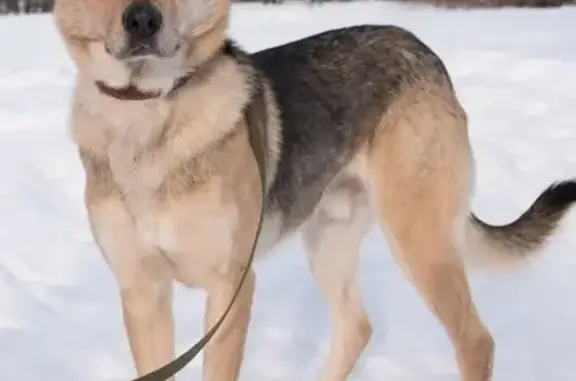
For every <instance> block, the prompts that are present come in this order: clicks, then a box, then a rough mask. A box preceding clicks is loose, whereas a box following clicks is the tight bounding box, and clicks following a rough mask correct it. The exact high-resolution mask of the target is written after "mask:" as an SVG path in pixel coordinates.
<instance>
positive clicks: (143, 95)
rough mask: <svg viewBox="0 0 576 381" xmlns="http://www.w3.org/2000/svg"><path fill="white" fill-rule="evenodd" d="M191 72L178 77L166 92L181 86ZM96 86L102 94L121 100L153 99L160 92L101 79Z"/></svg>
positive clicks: (171, 91)
mask: <svg viewBox="0 0 576 381" xmlns="http://www.w3.org/2000/svg"><path fill="white" fill-rule="evenodd" d="M192 76H193V74H188V75H185V76H184V77H181V78H179V79H178V80H177V81H176V82H175V83H174V87H172V89H171V90H170V91H169V93H168V94H172V93H174V92H175V91H177V90H178V89H180V88H181V87H182V86H184V85H185V84H186V83H187V82H188V81H189V80H190V78H192ZM96 86H98V90H100V92H101V93H102V94H106V95H108V96H109V97H112V98H116V99H120V100H123V101H143V100H147V99H155V98H159V97H160V96H161V95H162V93H161V92H160V91H142V90H140V89H138V88H137V87H136V86H134V85H133V84H130V85H129V86H127V87H122V88H120V89H117V88H114V87H110V86H108V85H107V84H105V83H104V82H102V81H97V82H96Z"/></svg>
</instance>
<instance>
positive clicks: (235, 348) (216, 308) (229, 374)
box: [203, 269, 255, 381]
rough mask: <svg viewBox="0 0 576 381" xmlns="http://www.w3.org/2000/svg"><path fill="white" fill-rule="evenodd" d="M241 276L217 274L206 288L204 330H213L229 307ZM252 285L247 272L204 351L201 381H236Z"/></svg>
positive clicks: (250, 303) (252, 275)
mask: <svg viewBox="0 0 576 381" xmlns="http://www.w3.org/2000/svg"><path fill="white" fill-rule="evenodd" d="M240 275H241V273H240V269H238V272H235V273H234V274H230V275H226V276H222V275H221V274H220V276H219V277H218V279H217V280H216V281H214V282H211V284H210V285H209V287H207V292H208V298H207V301H206V315H205V328H206V330H209V329H210V328H212V326H213V325H214V324H215V323H216V321H217V320H218V319H219V318H220V316H221V315H222V313H223V312H224V310H225V309H226V308H227V307H228V304H229V303H230V300H231V299H232V297H233V295H234V292H235V291H236V288H237V287H238V282H239V281H240ZM254 285H255V275H254V272H253V270H250V272H249V273H248V274H247V276H246V280H245V281H244V284H243V286H242V289H241V291H240V293H239V294H238V297H237V299H236V301H235V302H234V305H233V307H232V309H231V310H230V313H229V314H228V316H227V318H226V319H225V320H224V322H223V324H222V325H221V327H220V329H219V330H218V331H217V332H216V334H215V335H214V337H213V338H212V340H211V341H210V342H209V344H208V345H207V347H206V349H205V353H204V368H203V372H204V377H203V380H204V381H234V380H236V378H237V377H238V373H239V370H240V364H241V362H242V358H243V356H244V344H245V341H246V334H247V330H248V322H249V320H250V313H251V307H252V297H253V294H254Z"/></svg>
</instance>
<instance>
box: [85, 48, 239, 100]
mask: <svg viewBox="0 0 576 381" xmlns="http://www.w3.org/2000/svg"><path fill="white" fill-rule="evenodd" d="M229 44H230V43H229V42H228V41H223V46H221V47H220V48H219V49H218V51H216V52H215V54H213V55H212V56H211V57H210V58H208V59H207V60H206V61H204V62H203V63H202V64H200V66H198V67H197V68H196V69H195V70H194V71H193V72H192V73H189V74H186V75H184V76H182V77H180V78H178V79H177V80H176V81H174V85H173V86H172V88H171V89H170V90H169V91H168V93H167V94H166V95H165V96H172V95H174V93H176V92H177V91H178V90H179V89H181V88H182V87H183V86H184V85H186V84H187V83H188V82H190V81H191V80H192V79H199V80H202V79H203V78H205V77H207V74H208V73H209V72H210V71H211V70H213V69H214V67H215V66H216V65H217V63H218V62H219V61H220V58H222V56H223V55H226V54H227V52H228V50H229V49H230V47H229V46H228V45H229ZM96 87H98V90H99V91H100V92H101V93H102V94H104V95H107V96H109V97H112V98H116V99H119V100H123V101H143V100H149V99H157V98H160V97H162V91H160V90H156V91H153V90H141V89H139V88H138V87H136V86H134V84H133V83H130V84H129V85H128V86H125V87H121V88H115V87H111V86H108V85H107V84H106V83H104V82H103V81H96Z"/></svg>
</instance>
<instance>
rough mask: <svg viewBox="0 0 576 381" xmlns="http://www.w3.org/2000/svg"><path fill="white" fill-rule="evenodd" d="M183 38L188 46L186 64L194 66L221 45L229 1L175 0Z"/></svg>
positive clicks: (226, 29)
mask: <svg viewBox="0 0 576 381" xmlns="http://www.w3.org/2000/svg"><path fill="white" fill-rule="evenodd" d="M178 1H179V7H180V10H181V11H180V15H181V16H179V17H186V18H188V17H189V19H182V18H181V19H180V20H179V21H180V23H181V25H185V26H186V27H185V30H184V31H183V38H184V39H185V41H186V44H187V46H188V52H187V54H186V55H187V58H188V62H187V66H189V67H193V66H195V65H196V64H197V63H198V62H202V61H204V60H205V59H207V58H208V57H210V56H212V55H213V54H214V53H215V52H217V51H218V50H219V49H220V47H221V46H222V43H223V41H224V40H225V39H226V35H227V31H228V17H229V10H230V0H178Z"/></svg>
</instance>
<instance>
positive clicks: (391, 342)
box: [0, 3, 576, 381]
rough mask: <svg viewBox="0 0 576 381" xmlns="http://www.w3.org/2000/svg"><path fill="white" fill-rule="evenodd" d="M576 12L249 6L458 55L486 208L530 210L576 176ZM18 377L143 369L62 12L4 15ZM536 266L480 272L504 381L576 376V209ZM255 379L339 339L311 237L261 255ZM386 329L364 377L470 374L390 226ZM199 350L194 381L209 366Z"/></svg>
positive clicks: (252, 363) (369, 247) (11, 296)
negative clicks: (94, 200)
mask: <svg viewBox="0 0 576 381" xmlns="http://www.w3.org/2000/svg"><path fill="white" fill-rule="evenodd" d="M574 20H576V10H574V9H559V10H498V11H476V12H463V11H450V12H448V11H437V10H431V9H415V8H412V9H411V8H406V7H404V8H401V7H399V6H396V5H390V4H383V3H347V4H337V5H324V6H320V7H313V8H310V7H308V6H303V5H292V4H290V5H283V6H281V7H273V6H268V7H266V6H262V5H238V6H234V9H233V18H232V35H233V36H234V37H235V38H237V39H238V41H239V42H240V44H241V45H243V46H244V47H245V48H247V49H249V50H256V49H261V48H265V47H268V46H271V45H274V44H278V43H281V42H286V41H288V40H290V39H294V38H298V37H303V36H305V35H309V34H312V33H314V32H319V31H323V30H326V29H328V28H332V27H338V26H343V25H351V24H359V23H380V24H391V23H393V24H398V25H402V26H404V27H407V28H409V29H410V30H412V31H413V32H415V33H416V34H417V35H418V36H420V37H421V38H422V39H423V40H424V41H425V42H426V43H427V44H428V45H430V46H431V47H432V48H433V49H434V50H436V51H437V52H438V53H439V54H440V55H441V57H442V58H443V59H444V60H445V62H446V64H447V66H448V69H449V71H450V72H451V74H452V76H453V78H454V81H455V84H456V86H457V89H458V93H459V95H460V97H461V99H462V102H463V104H464V106H465V107H466V109H467V111H468V113H469V116H470V135H471V140H472V145H473V148H474V150H475V153H476V158H477V164H478V188H477V192H476V196H475V198H474V203H473V206H474V209H475V210H476V211H477V212H478V214H479V215H480V216H482V217H483V218H485V219H487V220H489V221H490V222H494V223H503V222H506V221H508V220H510V219H512V218H515V217H516V216H517V215H518V214H519V213H520V212H522V211H523V210H524V209H525V208H526V207H527V206H528V205H529V204H530V203H531V202H532V201H533V200H534V198H535V197H536V196H537V195H538V193H539V192H540V191H541V190H542V189H543V188H544V187H545V186H547V185H548V183H549V182H550V181H553V180H558V179H561V178H565V177H571V176H575V175H576V110H575V109H574V108H573V107H574V106H575V100H576V98H575V97H574V94H575V93H576V26H574V25H575V24H573V22H574ZM0 36H1V37H0V51H1V55H0V177H1V178H2V181H1V182H0V247H1V248H2V251H1V252H0V357H1V358H2V360H1V361H0V380H2V381H12V380H14V381H16V380H19V381H37V380H42V381H78V380H81V381H96V380H98V381H112V380H118V381H127V380H130V379H131V378H133V377H134V370H133V366H132V362H131V359H130V355H129V351H128V346H127V342H126V339H125V337H124V332H123V328H122V323H121V314H120V309H119V301H118V296H117V294H116V291H115V284H114V282H113V279H112V278H111V275H110V273H109V272H108V270H107V268H106V266H105V265H104V262H103V260H102V259H101V257H100V255H99V253H98V251H97V249H96V248H95V246H94V244H93V242H92V240H91V238H90V234H89V230H88V226H87V223H86V219H85V218H86V216H85V211H84V208H83V205H82V181H83V176H82V171H81V167H80V163H79V161H78V159H77V156H76V153H75V150H74V146H73V145H72V143H71V141H70V139H69V135H68V132H67V118H68V116H67V114H68V110H67V107H68V105H69V100H70V90H71V87H72V84H73V80H74V78H73V74H74V67H73V66H72V64H71V62H70V61H69V59H68V57H67V55H66V54H65V51H64V48H63V46H62V44H61V43H60V40H59V39H58V36H57V35H56V32H55V30H54V28H53V24H52V20H51V18H50V16H46V15H42V16H28V17H3V18H0ZM566 222H567V224H566V225H565V226H566V228H565V229H564V230H563V231H562V234H560V235H559V236H558V237H557V238H556V239H555V240H554V242H553V243H552V244H551V245H550V246H549V247H548V248H547V249H546V252H545V255H544V256H543V257H542V259H540V260H538V261H535V262H533V263H532V264H531V265H530V266H528V267H525V268H522V269H518V270H515V271H509V272H505V273H501V274H497V275H486V274H482V273H478V274H476V273H475V274H474V275H473V276H472V285H473V293H474V296H475V300H476V302H477V305H478V308H479V310H480V313H481V315H482V317H483V319H484V321H485V322H486V324H487V326H488V327H489V329H490V330H491V331H492V333H493V334H494V338H495V340H496V343H497V346H496V362H495V372H494V380H495V381H517V380H518V381H519V380H522V381H574V380H576V361H575V359H576V298H575V295H576V254H575V253H574V251H575V249H576V234H569V233H570V232H573V231H574V230H575V229H576V213H573V214H571V216H570V218H569V219H568V220H567V221H566ZM257 267H258V274H259V283H258V286H257V294H256V299H255V306H254V313H253V320H252V324H251V330H250V335H249V341H248V344H247V348H248V351H247V355H246V359H245V363H244V367H243V372H242V377H241V378H242V379H243V380H255V381H259V380H262V381H264V380H278V381H284V380H286V381H288V380H290V381H292V380H314V379H315V376H316V375H317V373H318V371H319V369H320V367H321V366H322V364H323V361H324V357H325V354H326V350H327V345H328V340H329V320H328V314H327V311H326V307H325V304H324V303H323V301H322V299H321V298H320V296H319V294H318V291H317V289H316V286H315V284H314V282H313V280H312V277H311V275H310V273H309V272H308V270H307V267H306V262H305V257H304V255H303V253H302V250H301V246H300V242H299V241H297V240H294V241H293V242H290V243H289V244H288V245H287V246H285V247H283V248H282V249H281V250H279V252H278V255H277V256H275V257H274V256H273V257H270V258H269V259H266V260H264V261H262V262H259V263H258V264H257ZM362 275H363V278H362V287H363V291H364V297H365V301H366V306H367V309H368V313H369V315H370V317H371V320H372V322H373V325H374V336H373V339H372V341H371V344H370V346H369V347H368V349H367V350H366V352H365V353H364V355H363V357H362V361H361V362H360V364H359V365H358V367H357V369H356V371H355V373H354V375H353V377H352V380H358V381H360V380H362V381H364V380H366V381H368V380H390V381H392V380H393V381H423V380H427V381H456V380H458V376H457V372H456V365H455V362H454V360H453V357H452V349H451V347H450V345H449V342H448V340H447V338H446V336H445V334H444V332H443V330H442V329H441V328H440V326H439V324H438V323H437V322H436V320H435V318H434V317H433V316H432V315H431V314H430V313H429V312H428V310H427V309H426V308H425V307H424V305H423V303H422V301H421V300H420V299H419V298H418V297H417V295H416V294H415V292H414V290H413V289H412V287H411V286H410V284H409V283H407V281H405V280H404V278H403V276H402V275H401V273H400V272H399V270H398V268H397V266H396V265H395V263H394V261H393V259H392V258H391V255H390V253H389V251H388V248H387V246H386V242H385V240H384V239H383V236H382V235H381V233H380V232H379V231H378V230H376V229H374V230H373V231H372V232H371V234H370V235H369V237H367V239H366V241H365V245H364V247H363V258H362ZM203 297H204V294H203V293H202V292H201V291H194V290H192V291H191V290H184V289H183V288H181V287H179V288H177V294H176V302H175V306H176V307H175V308H176V321H177V337H178V351H179V352H180V351H182V350H183V349H184V348H185V347H186V346H188V345H190V344H191V343H192V342H194V341H195V340H196V339H197V338H198V337H199V336H200V334H201V317H202V312H203V303H202V302H203ZM200 364H201V361H199V360H196V361H194V363H193V364H192V365H191V366H189V367H188V368H187V369H186V371H185V372H184V373H183V376H181V377H180V378H179V379H181V380H184V379H200Z"/></svg>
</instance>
